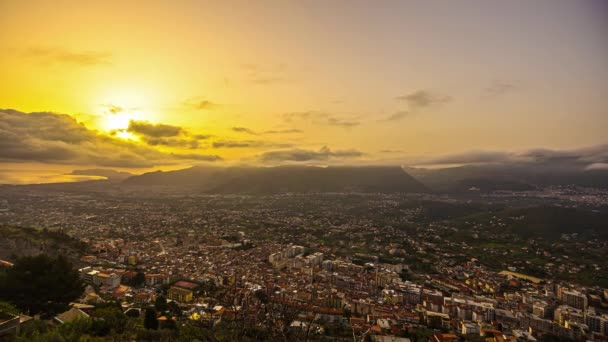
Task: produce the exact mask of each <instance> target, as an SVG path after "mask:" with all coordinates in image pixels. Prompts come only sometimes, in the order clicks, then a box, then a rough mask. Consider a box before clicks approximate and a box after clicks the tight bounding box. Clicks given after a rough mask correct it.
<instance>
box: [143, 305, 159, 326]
mask: <svg viewBox="0 0 608 342" xmlns="http://www.w3.org/2000/svg"><path fill="white" fill-rule="evenodd" d="M144 328H146V329H148V330H157V329H158V318H157V317H156V310H155V309H154V308H147V309H146V314H145V316H144Z"/></svg>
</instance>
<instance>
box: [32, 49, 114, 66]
mask: <svg viewBox="0 0 608 342" xmlns="http://www.w3.org/2000/svg"><path fill="white" fill-rule="evenodd" d="M23 55H24V56H25V57H28V58H32V59H36V60H38V61H40V62H41V63H44V64H54V63H61V64H70V65H77V66H95V65H105V64H110V57H111V54H110V53H108V52H103V51H70V50H66V49H63V48H57V47H55V48H43V47H34V48H30V49H27V50H26V51H25V52H24V53H23Z"/></svg>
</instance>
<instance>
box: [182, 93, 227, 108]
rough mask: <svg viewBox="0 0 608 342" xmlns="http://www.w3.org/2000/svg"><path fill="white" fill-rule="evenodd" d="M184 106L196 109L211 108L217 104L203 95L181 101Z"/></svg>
mask: <svg viewBox="0 0 608 342" xmlns="http://www.w3.org/2000/svg"><path fill="white" fill-rule="evenodd" d="M183 104H184V105H185V106H186V107H189V108H192V109H196V110H212V109H215V108H216V107H218V106H219V105H218V104H217V103H215V102H212V101H210V100H208V99H207V98H205V97H204V96H197V97H192V98H189V99H187V100H185V101H184V102H183Z"/></svg>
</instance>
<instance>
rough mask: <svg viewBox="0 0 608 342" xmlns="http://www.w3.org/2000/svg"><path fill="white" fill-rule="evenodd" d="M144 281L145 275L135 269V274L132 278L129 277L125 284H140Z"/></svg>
mask: <svg viewBox="0 0 608 342" xmlns="http://www.w3.org/2000/svg"><path fill="white" fill-rule="evenodd" d="M145 281H146V275H145V274H144V273H143V272H141V271H137V274H136V275H135V276H134V277H133V278H131V279H129V281H128V282H127V285H130V286H141V285H142V284H143V283H144V282H145Z"/></svg>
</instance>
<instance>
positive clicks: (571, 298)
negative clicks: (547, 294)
mask: <svg viewBox="0 0 608 342" xmlns="http://www.w3.org/2000/svg"><path fill="white" fill-rule="evenodd" d="M561 300H562V301H563V302H564V304H566V305H569V306H571V307H573V308H575V309H579V310H583V311H584V310H586V309H587V296H586V295H585V294H583V293H580V292H578V291H563V292H562V298H561Z"/></svg>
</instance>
